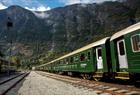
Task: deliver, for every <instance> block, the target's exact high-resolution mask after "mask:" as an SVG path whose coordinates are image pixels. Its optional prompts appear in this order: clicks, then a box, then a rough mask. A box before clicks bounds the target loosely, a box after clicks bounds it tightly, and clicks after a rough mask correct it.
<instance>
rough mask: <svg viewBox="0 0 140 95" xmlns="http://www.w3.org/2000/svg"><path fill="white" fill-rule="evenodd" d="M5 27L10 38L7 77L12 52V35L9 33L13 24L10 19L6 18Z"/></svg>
mask: <svg viewBox="0 0 140 95" xmlns="http://www.w3.org/2000/svg"><path fill="white" fill-rule="evenodd" d="M6 26H7V31H8V32H9V34H10V36H11V37H10V55H9V61H8V75H10V62H11V51H12V33H11V31H10V29H11V28H12V27H13V22H12V20H11V19H10V17H8V18H7V23H6Z"/></svg>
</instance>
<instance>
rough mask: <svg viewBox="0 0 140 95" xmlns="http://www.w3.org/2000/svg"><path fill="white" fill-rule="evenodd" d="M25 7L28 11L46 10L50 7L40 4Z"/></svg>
mask: <svg viewBox="0 0 140 95" xmlns="http://www.w3.org/2000/svg"><path fill="white" fill-rule="evenodd" d="M25 9H27V10H30V11H48V10H50V9H51V8H50V7H45V6H43V5H41V6H39V7H32V8H29V7H25Z"/></svg>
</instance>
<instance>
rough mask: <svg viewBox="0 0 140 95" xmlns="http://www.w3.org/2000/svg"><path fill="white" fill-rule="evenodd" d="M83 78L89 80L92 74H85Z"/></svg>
mask: <svg viewBox="0 0 140 95" xmlns="http://www.w3.org/2000/svg"><path fill="white" fill-rule="evenodd" d="M85 78H86V79H88V80H91V79H92V78H93V77H92V74H85Z"/></svg>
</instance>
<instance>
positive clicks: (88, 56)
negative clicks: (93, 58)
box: [88, 52, 90, 60]
mask: <svg viewBox="0 0 140 95" xmlns="http://www.w3.org/2000/svg"><path fill="white" fill-rule="evenodd" d="M88 59H89V60H90V52H88Z"/></svg>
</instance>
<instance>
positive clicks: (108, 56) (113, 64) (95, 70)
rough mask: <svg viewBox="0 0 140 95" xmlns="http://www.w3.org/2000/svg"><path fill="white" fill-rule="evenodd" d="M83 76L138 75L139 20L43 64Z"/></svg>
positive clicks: (124, 77)
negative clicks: (109, 35) (108, 35)
mask: <svg viewBox="0 0 140 95" xmlns="http://www.w3.org/2000/svg"><path fill="white" fill-rule="evenodd" d="M43 67H45V68H44V69H45V70H47V71H49V72H60V73H68V74H69V75H72V74H80V75H82V76H83V77H85V78H88V79H89V78H91V77H94V78H95V79H98V78H121V79H129V78H133V79H140V77H139V76H140V23H137V24H135V25H132V26H130V27H128V28H126V29H123V30H122V31H119V32H117V33H115V34H114V35H112V36H111V38H109V37H106V38H104V39H102V40H99V41H97V42H94V43H91V44H89V45H87V46H84V47H83V48H80V49H78V50H75V51H73V52H71V53H69V54H67V55H64V56H62V57H60V58H58V59H55V60H53V61H51V62H49V63H46V64H45V65H43Z"/></svg>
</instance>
